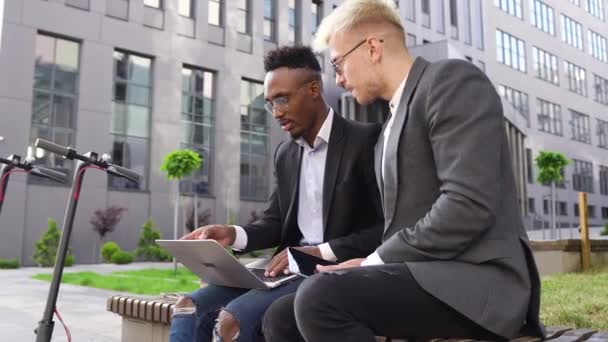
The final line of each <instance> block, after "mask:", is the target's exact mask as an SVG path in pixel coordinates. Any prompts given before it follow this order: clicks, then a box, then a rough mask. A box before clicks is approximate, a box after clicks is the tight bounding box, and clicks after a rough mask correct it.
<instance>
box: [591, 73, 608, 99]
mask: <svg viewBox="0 0 608 342" xmlns="http://www.w3.org/2000/svg"><path fill="white" fill-rule="evenodd" d="M593 91H594V96H593V97H594V99H595V101H597V102H599V103H602V104H605V105H608V79H605V78H603V77H601V76H599V75H597V74H594V75H593Z"/></svg>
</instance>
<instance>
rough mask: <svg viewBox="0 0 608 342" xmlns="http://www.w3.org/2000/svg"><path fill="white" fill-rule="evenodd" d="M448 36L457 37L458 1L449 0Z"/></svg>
mask: <svg viewBox="0 0 608 342" xmlns="http://www.w3.org/2000/svg"><path fill="white" fill-rule="evenodd" d="M450 28H451V33H450V36H451V37H452V38H454V39H458V2H457V1H456V0H450Z"/></svg>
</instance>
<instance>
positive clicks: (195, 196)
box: [192, 191, 198, 230]
mask: <svg viewBox="0 0 608 342" xmlns="http://www.w3.org/2000/svg"><path fill="white" fill-rule="evenodd" d="M193 228H194V229H192V230H195V229H197V228H198V194H197V193H196V191H194V227H193Z"/></svg>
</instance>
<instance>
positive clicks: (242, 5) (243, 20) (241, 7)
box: [236, 0, 251, 34]
mask: <svg viewBox="0 0 608 342" xmlns="http://www.w3.org/2000/svg"><path fill="white" fill-rule="evenodd" d="M249 1H250V0H238V3H237V15H236V30H237V31H238V32H239V33H243V34H250V32H251V15H250V12H249V5H250V4H249Z"/></svg>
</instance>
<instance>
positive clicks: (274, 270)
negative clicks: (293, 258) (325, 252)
mask: <svg viewBox="0 0 608 342" xmlns="http://www.w3.org/2000/svg"><path fill="white" fill-rule="evenodd" d="M292 248H295V249H297V250H299V251H302V252H304V253H306V254H310V255H312V256H316V257H317V258H321V250H320V249H319V247H317V246H310V247H292ZM287 265H289V261H288V259H287V248H285V249H284V250H282V251H281V253H279V254H277V255H275V256H274V258H272V260H270V263H269V264H268V266H266V272H265V273H264V275H265V276H267V277H276V276H277V275H279V274H281V273H289V271H288V270H287Z"/></svg>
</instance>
